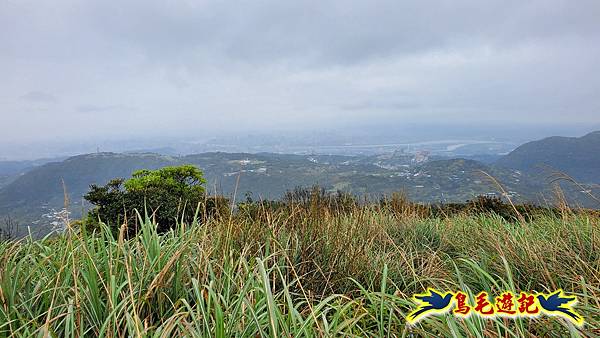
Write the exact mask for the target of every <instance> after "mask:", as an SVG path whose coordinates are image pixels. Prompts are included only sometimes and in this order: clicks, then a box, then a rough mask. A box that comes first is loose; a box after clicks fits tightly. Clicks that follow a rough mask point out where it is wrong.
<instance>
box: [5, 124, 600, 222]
mask: <svg viewBox="0 0 600 338" xmlns="http://www.w3.org/2000/svg"><path fill="white" fill-rule="evenodd" d="M598 154H600V132H594V133H591V134H589V135H586V136H584V137H581V138H566V137H550V138H547V139H543V140H540V141H535V142H530V143H527V144H524V145H522V146H520V147H518V148H517V149H516V150H514V151H513V152H511V153H509V154H508V155H506V156H503V157H501V158H500V159H499V160H498V161H497V162H496V163H495V164H484V163H483V162H479V161H475V160H470V159H441V158H429V157H427V156H426V155H424V154H421V153H406V152H403V151H397V152H393V153H387V154H381V155H374V156H341V155H288V154H273V153H259V154H246V153H221V152H213V153H202V154H196V155H188V156H182V157H176V156H166V155H158V154H153V153H143V154H136V153H127V154H117V153H95V154H88V155H80V156H75V157H71V158H68V159H66V160H64V161H58V162H51V163H45V164H42V165H37V166H36V165H35V164H34V165H31V166H24V165H21V167H19V165H15V164H11V165H4V167H3V166H2V163H0V217H1V216H6V215H11V216H12V217H15V218H17V219H18V220H20V221H22V222H24V223H25V224H28V225H34V226H39V227H41V228H47V226H48V224H50V223H52V222H53V221H56V220H55V218H56V213H57V212H58V211H59V210H60V209H61V208H62V207H63V206H64V204H65V194H64V192H65V191H66V192H67V196H68V205H69V210H70V211H71V212H72V216H73V217H79V216H81V214H82V212H84V211H85V210H86V208H87V207H88V206H87V205H85V203H84V201H82V196H83V194H85V192H86V191H87V190H88V188H89V185H90V184H105V183H106V182H108V181H109V180H110V179H112V178H115V177H123V178H128V177H129V176H130V175H131V173H132V172H133V171H134V170H137V169H143V168H146V169H156V168H160V167H164V166H167V165H179V164H194V165H196V166H198V167H199V168H201V169H202V170H203V171H204V172H205V176H206V178H207V181H208V183H207V189H208V191H210V192H212V193H219V194H225V195H229V196H233V194H234V192H236V193H237V195H236V198H237V200H240V199H243V198H244V195H245V194H246V193H248V192H251V193H252V195H253V198H263V199H276V198H279V197H280V196H281V195H282V194H283V193H285V192H286V191H287V190H290V189H293V188H294V187H296V186H311V185H314V184H319V185H321V186H322V187H324V188H326V189H328V190H331V191H335V190H344V191H349V192H352V193H355V194H358V195H367V196H371V197H378V196H380V195H382V194H389V193H392V192H397V191H403V192H405V193H406V194H407V195H408V196H409V197H410V198H411V199H413V200H415V201H420V202H434V203H435V202H462V201H465V200H468V199H471V198H473V197H475V196H477V195H482V194H487V195H496V196H501V190H500V188H499V187H498V186H497V185H496V184H495V183H494V182H492V180H491V179H490V178H489V177H488V176H487V175H486V174H485V173H487V174H489V175H491V176H493V177H494V178H495V179H496V180H497V181H498V182H500V183H501V184H502V186H503V189H505V196H509V197H511V198H512V199H513V200H515V201H517V202H534V203H538V204H546V203H552V202H553V198H554V195H553V192H552V187H551V186H550V185H549V183H548V178H547V175H546V173H547V172H545V171H544V170H540V168H546V167H548V166H549V167H552V168H554V170H560V171H564V172H565V173H567V174H569V175H571V176H572V177H574V178H575V179H577V180H579V181H580V182H581V183H583V184H585V190H588V189H589V190H590V191H591V192H593V193H596V194H597V193H598V192H599V191H600V189H598V185H597V183H599V182H600V156H598ZM11 166H12V167H11ZM3 168H4V169H3ZM11 168H12V169H11ZM2 170H4V171H2ZM11 170H12V171H11ZM3 174H4V177H8V178H7V181H6V182H5V183H4V186H2V182H3V181H2V179H1V177H3V176H2V175H3ZM63 182H64V185H63ZM564 188H565V192H566V195H567V197H568V198H569V200H570V201H571V202H574V203H578V204H581V205H584V206H587V207H600V206H599V205H597V202H595V201H593V200H592V199H590V198H587V197H586V194H585V193H583V192H581V188H579V187H574V186H573V185H564Z"/></svg>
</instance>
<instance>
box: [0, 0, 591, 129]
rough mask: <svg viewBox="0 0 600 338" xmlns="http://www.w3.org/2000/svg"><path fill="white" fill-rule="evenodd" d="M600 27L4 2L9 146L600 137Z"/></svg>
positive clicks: (493, 8) (1, 106)
mask: <svg viewBox="0 0 600 338" xmlns="http://www.w3.org/2000/svg"><path fill="white" fill-rule="evenodd" d="M598 17H600V2H598V1H596V0H581V1H571V0H532V1H522V0H502V1H500V0H492V1H480V0H457V1H430V0H421V1H397V0H381V1H357V0H333V1H322V0H321V1H317V0H307V1H276V0H265V1H251V0H248V1H235V2H225V1H210V0H207V1H188V0H180V1H177V0H174V1H158V0H144V1H142V0H132V1H105V0H102V1H101V0H89V1H75V0H58V1H52V2H39V1H34V0H22V1H3V2H0V48H1V50H2V53H0V74H2V75H3V81H2V82H0V92H1V93H2V96H3V97H4V98H10V99H4V98H3V99H2V100H1V101H0V115H1V117H2V119H3V122H4V121H8V123H10V124H11V125H12V126H15V127H14V128H10V130H7V131H6V132H5V133H3V134H2V135H0V137H5V138H7V139H18V138H23V139H29V138H31V139H34V138H42V137H49V136H46V135H48V134H47V133H44V131H45V130H46V129H48V128H58V127H72V128H71V129H72V132H71V133H70V135H72V136H73V137H88V136H89V135H88V133H89V132H90V131H87V130H85V129H84V128H82V126H88V125H94V126H95V128H94V131H93V132H95V133H97V134H98V135H101V136H105V135H107V137H110V135H109V133H110V132H116V131H114V130H115V128H114V123H113V122H114V120H118V121H119V123H120V124H122V125H128V126H131V127H130V129H128V132H130V133H137V134H144V133H145V132H146V131H148V130H153V128H156V126H157V125H158V126H160V128H161V133H165V134H166V133H171V134H177V135H179V134H183V133H188V134H191V135H196V134H198V133H204V132H209V131H210V132H213V133H218V132H221V131H231V130H236V131H244V130H248V131H254V130H262V131H264V130H270V129H274V128H284V127H290V126H292V127H295V128H312V127H313V126H315V125H319V126H324V127H335V126H336V125H337V124H339V123H340V121H343V122H344V123H355V124H361V123H363V122H364V121H372V120H378V121H385V123H386V124H394V123H398V124H399V123H404V122H405V121H418V122H420V123H426V122H439V121H446V120H452V121H469V122H473V121H475V122H474V123H486V122H490V121H497V120H502V121H505V122H512V121H524V122H537V121H546V120H548V121H555V122H557V123H561V122H573V123H580V124H594V123H595V124H597V123H600V114H599V113H598V110H599V109H600V64H599V63H598V61H597V60H599V59H600V21H599V20H598ZM32 88H35V89H36V90H35V91H31V89H32ZM23 93H27V94H25V95H23ZM50 93H52V94H50ZM14 98H16V99H14ZM58 98H60V100H59V99H58ZM31 103H37V105H32V104H31ZM42 105H43V106H44V107H43V108H44V109H45V111H44V113H43V114H42V113H40V112H39V110H40V109H41V108H42V107H41V106H42ZM31 106H33V107H31ZM133 107H134V108H135V109H133ZM36 114H37V115H36ZM77 133H80V134H77ZM0 141H3V140H2V139H0Z"/></svg>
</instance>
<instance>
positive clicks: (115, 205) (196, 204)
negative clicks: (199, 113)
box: [84, 165, 228, 235]
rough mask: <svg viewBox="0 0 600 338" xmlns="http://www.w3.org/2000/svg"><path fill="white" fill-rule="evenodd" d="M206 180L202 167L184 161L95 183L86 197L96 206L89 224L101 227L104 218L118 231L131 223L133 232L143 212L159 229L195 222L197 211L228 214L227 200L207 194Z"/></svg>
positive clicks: (105, 221)
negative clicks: (102, 182)
mask: <svg viewBox="0 0 600 338" xmlns="http://www.w3.org/2000/svg"><path fill="white" fill-rule="evenodd" d="M205 182H206V181H205V179H204V177H203V173H202V171H201V170H199V169H198V168H196V167H194V166H192V165H183V166H178V167H165V168H162V169H158V170H139V171H136V172H134V173H133V175H132V178H131V179H129V180H123V179H114V180H112V181H110V182H109V183H108V184H107V185H104V186H97V185H92V186H90V191H89V192H88V193H87V194H86V195H85V196H84V198H85V199H86V200H87V201H88V202H90V203H92V204H93V205H95V206H96V207H95V208H94V209H92V210H91V211H90V212H89V213H88V216H87V219H86V226H87V227H88V228H91V229H97V228H98V227H99V223H100V222H103V223H106V224H108V225H109V226H110V227H111V228H112V229H113V230H114V231H115V232H116V231H117V229H118V228H119V227H120V226H121V225H122V224H127V225H128V234H129V235H133V234H135V233H137V231H138V228H139V222H138V221H139V217H138V216H139V215H142V216H148V217H150V218H151V219H152V220H153V221H154V222H155V223H156V224H157V229H158V231H159V232H165V231H167V230H169V229H171V228H173V227H174V226H175V225H177V224H191V222H192V221H193V219H194V217H195V216H196V214H198V215H197V216H198V217H199V218H200V219H202V218H206V217H209V216H216V215H226V214H227V213H228V211H227V210H225V209H226V208H227V204H228V202H227V200H226V199H225V198H223V197H219V198H209V197H208V196H206V194H205V190H204V187H203V186H202V185H203V184H204V183H205Z"/></svg>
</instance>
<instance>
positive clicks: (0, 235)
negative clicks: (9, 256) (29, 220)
mask: <svg viewBox="0 0 600 338" xmlns="http://www.w3.org/2000/svg"><path fill="white" fill-rule="evenodd" d="M18 236H19V223H18V222H16V221H15V220H13V219H12V218H10V217H6V218H5V219H4V220H3V221H2V223H0V242H5V241H11V240H14V239H16V238H17V237H18Z"/></svg>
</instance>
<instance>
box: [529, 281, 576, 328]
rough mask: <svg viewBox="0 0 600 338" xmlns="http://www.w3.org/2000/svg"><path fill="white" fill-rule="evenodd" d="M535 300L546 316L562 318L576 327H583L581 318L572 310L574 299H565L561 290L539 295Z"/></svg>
mask: <svg viewBox="0 0 600 338" xmlns="http://www.w3.org/2000/svg"><path fill="white" fill-rule="evenodd" d="M536 298H537V300H538V302H539V304H540V306H541V307H542V309H544V312H546V313H547V314H549V315H555V316H560V317H563V318H565V319H567V320H569V321H571V322H572V323H573V324H575V325H577V326H581V325H583V322H584V320H583V317H582V316H581V315H580V314H578V313H576V312H575V310H573V305H575V303H577V298H576V297H574V296H569V297H567V296H566V295H565V294H564V292H563V290H560V289H559V290H557V291H555V292H553V293H551V294H548V295H545V294H542V293H540V294H538V295H537V296H536Z"/></svg>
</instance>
